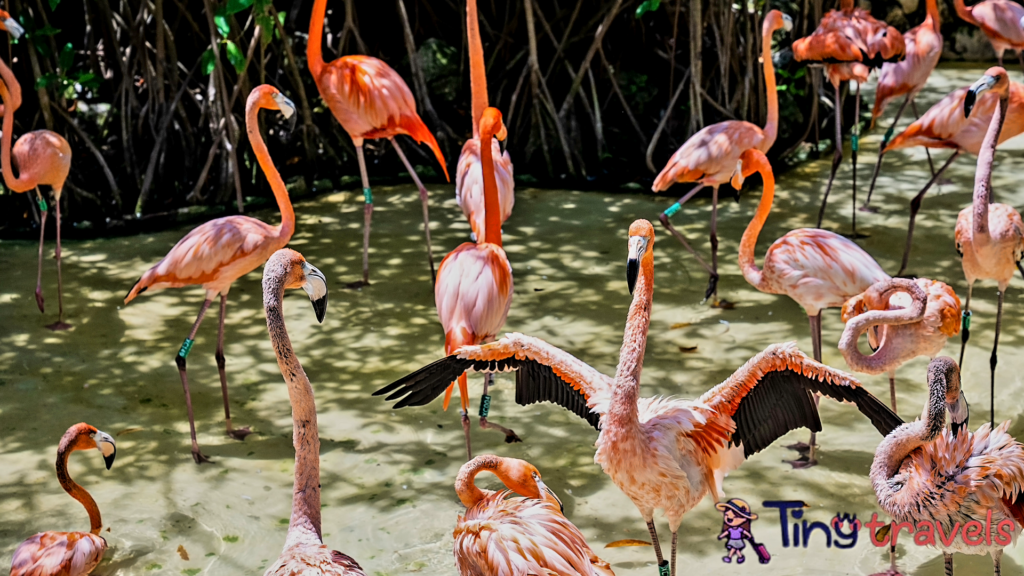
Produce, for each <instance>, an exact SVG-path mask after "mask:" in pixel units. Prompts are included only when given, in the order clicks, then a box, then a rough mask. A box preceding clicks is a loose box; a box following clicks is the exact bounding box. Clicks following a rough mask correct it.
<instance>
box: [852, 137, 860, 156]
mask: <svg viewBox="0 0 1024 576" xmlns="http://www.w3.org/2000/svg"><path fill="white" fill-rule="evenodd" d="M850 142H851V143H852V144H853V146H852V148H853V151H854V152H856V151H857V150H860V137H859V136H857V135H856V134H854V135H853V137H852V138H851V139H850Z"/></svg>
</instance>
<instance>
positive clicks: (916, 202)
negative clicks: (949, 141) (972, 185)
mask: <svg viewBox="0 0 1024 576" xmlns="http://www.w3.org/2000/svg"><path fill="white" fill-rule="evenodd" d="M959 155H960V150H957V151H956V152H953V154H952V155H951V156H950V157H949V160H946V163H945V164H943V165H942V168H939V171H938V172H936V173H935V175H934V176H932V179H931V180H929V181H928V183H927V184H925V185H924V188H922V189H921V191H920V192H918V193H917V196H914V199H913V200H911V201H910V224H909V225H907V244H906V246H904V248H903V262H902V263H901V264H900V271H899V272H897V273H896V275H897V276H902V275H903V272H904V271H905V270H906V269H907V263H908V262H910V246H911V243H912V242H913V239H914V220H915V219H916V218H917V211H918V210H920V209H921V200H922V199H923V198H924V195H925V193H926V192H928V189H929V188H931V187H932V184H934V183H935V181H936V180H938V179H939V176H941V175H942V173H943V172H945V171H946V168H949V165H950V164H952V163H953V160H956V158H957V156H959Z"/></svg>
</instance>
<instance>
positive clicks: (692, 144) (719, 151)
mask: <svg viewBox="0 0 1024 576" xmlns="http://www.w3.org/2000/svg"><path fill="white" fill-rule="evenodd" d="M764 141H765V136H764V131H763V130H761V128H759V127H757V126H755V125H753V124H751V123H750V122H743V121H739V120H728V121H725V122H719V123H717V124H712V125H711V126H707V127H705V128H703V129H701V130H700V131H698V132H697V133H696V134H694V135H693V136H691V137H690V139H689V140H687V141H686V142H684V143H683V145H682V146H680V147H679V149H678V150H676V151H675V153H674V154H672V157H671V158H669V160H668V162H667V163H666V164H665V167H664V168H662V169H661V173H659V174H658V177H657V178H655V179H654V185H653V186H652V187H651V189H652V190H654V191H655V192H661V191H663V190H668V188H669V187H670V186H672V185H673V184H675V183H676V182H701V183H703V184H705V185H708V186H715V185H719V184H724V183H726V182H728V181H729V179H730V178H732V175H733V173H734V172H736V162H737V161H738V160H739V159H740V155H741V154H743V152H744V151H745V150H748V149H750V148H759V147H760V146H761V145H762V143H764Z"/></svg>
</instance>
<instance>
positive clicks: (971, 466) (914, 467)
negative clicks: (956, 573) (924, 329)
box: [871, 357, 1024, 576]
mask: <svg viewBox="0 0 1024 576" xmlns="http://www.w3.org/2000/svg"><path fill="white" fill-rule="evenodd" d="M928 388H929V396H928V403H927V404H926V405H925V408H924V412H923V414H922V415H921V418H919V419H917V420H915V421H914V422H911V423H908V424H904V425H902V426H900V427H899V428H896V429H895V430H893V431H892V432H890V433H889V435H888V436H886V438H885V440H883V441H882V443H881V444H879V446H878V448H877V449H876V450H875V459H874V462H873V463H872V464H871V484H872V486H873V487H874V489H875V495H876V496H877V498H878V504H879V505H880V506H881V507H882V509H883V510H885V511H886V513H888V514H889V516H890V517H892V519H893V522H897V523H901V524H902V523H909V525H911V526H915V527H916V526H918V523H919V522H921V521H927V522H929V523H934V524H933V525H934V526H936V528H935V531H937V532H939V531H940V530H941V532H939V534H940V535H941V534H952V533H953V532H955V531H956V530H957V529H959V528H960V527H961V526H962V527H964V537H961V536H957V537H956V538H953V541H952V543H947V542H944V541H943V539H942V538H938V539H936V540H937V541H935V542H934V544H933V545H934V546H935V547H937V548H938V549H940V550H942V555H943V557H944V559H945V565H946V566H945V568H946V570H945V574H946V576H953V552H960V553H963V554H990V555H991V556H992V563H993V568H994V570H995V574H996V576H999V572H1000V567H999V564H1000V560H1001V558H1002V555H1003V546H1005V545H1007V544H1009V543H1010V542H1011V541H1016V539H1017V536H1018V535H1019V534H1020V526H1022V525H1024V498H1022V497H1021V492H1024V445H1022V444H1021V443H1020V442H1017V441H1016V440H1015V439H1014V438H1013V436H1010V434H1009V433H1008V431H1009V427H1010V421H1009V420H1007V421H1006V422H1003V423H1002V424H1000V425H999V427H998V428H995V429H993V428H992V426H991V425H989V424H983V425H982V426H981V427H980V428H979V429H978V431H977V432H975V433H973V434H972V433H971V432H970V430H965V428H966V427H967V420H968V415H969V409H968V406H967V399H966V398H964V394H963V391H962V389H961V387H960V368H959V367H958V366H957V365H956V362H954V361H953V359H952V358H947V357H941V358H936V359H934V360H932V361H931V363H930V364H929V365H928ZM947 411H948V412H949V414H950V417H951V418H950V419H951V421H952V431H950V430H948V429H946V428H945V426H946V412H947ZM1007 521H1009V526H1007V525H1006V522H1007ZM969 523H970V524H969ZM973 524H978V525H981V526H986V525H987V526H991V533H990V537H991V538H990V539H986V538H982V539H981V541H980V542H979V543H978V545H975V546H970V545H968V543H967V542H965V540H966V539H967V535H968V534H971V533H972V532H973V526H972V531H971V532H968V530H967V526H969V525H973ZM896 534H897V531H896V530H892V531H890V535H889V536H888V537H887V538H892V541H895V538H896ZM971 538H972V539H973V536H971ZM1004 538H1005V540H1004V543H1003V544H1000V543H999V541H1000V540H1002V539H1004ZM889 558H890V564H889V570H888V572H887V573H888V574H889V575H892V576H898V575H899V571H898V570H897V569H896V546H895V545H893V544H890V546H889Z"/></svg>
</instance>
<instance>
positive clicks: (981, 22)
mask: <svg viewBox="0 0 1024 576" xmlns="http://www.w3.org/2000/svg"><path fill="white" fill-rule="evenodd" d="M953 8H954V9H955V10H956V15H957V16H959V17H960V18H962V19H963V20H964V21H966V22H968V23H970V24H974V25H975V26H977V27H978V28H981V31H982V32H983V33H984V34H985V36H987V37H988V41H989V42H991V43H992V49H993V50H995V51H996V58H998V59H999V65H1000V66H1002V65H1003V52H1005V51H1006V50H1013V51H1014V52H1016V53H1017V60H1019V61H1020V66H1021V68H1022V69H1024V56H1022V55H1021V50H1024V23H1022V22H1021V19H1022V18H1024V6H1021V5H1020V4H1017V3H1016V2H1012V1H1011V0H984V1H983V2H978V3H977V4H975V5H974V6H967V5H966V4H964V0H953Z"/></svg>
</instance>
